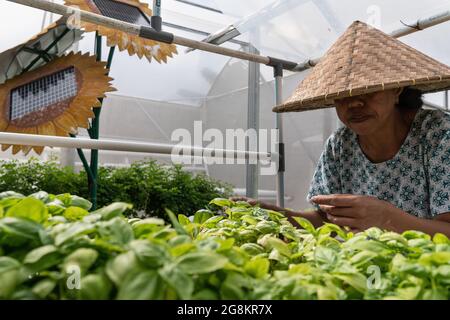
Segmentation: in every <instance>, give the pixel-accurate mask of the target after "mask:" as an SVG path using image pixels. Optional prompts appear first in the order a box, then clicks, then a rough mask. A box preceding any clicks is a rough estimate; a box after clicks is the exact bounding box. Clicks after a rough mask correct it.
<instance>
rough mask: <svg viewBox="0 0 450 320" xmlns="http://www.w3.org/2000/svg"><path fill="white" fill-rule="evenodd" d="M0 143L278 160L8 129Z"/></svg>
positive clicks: (267, 158) (258, 155) (271, 155)
mask: <svg viewBox="0 0 450 320" xmlns="http://www.w3.org/2000/svg"><path fill="white" fill-rule="evenodd" d="M2 143H3V144H12V145H28V146H42V147H44V146H48V147H58V148H75V149H91V150H112V151H127V152H143V153H154V154H169V155H170V154H172V153H173V152H174V149H176V151H182V154H181V155H180V156H198V155H203V154H205V153H208V155H211V156H212V157H215V156H219V155H221V156H222V157H223V158H224V159H230V158H231V159H259V160H265V161H275V160H276V159H277V157H276V156H277V154H276V153H275V152H254V151H241V150H227V149H212V148H202V147H195V146H182V145H173V144H159V143H144V142H130V141H124V140H93V139H85V138H76V139H74V138H66V137H55V136H44V135H35V134H19V133H10V132H0V144H2ZM175 155H178V153H175Z"/></svg>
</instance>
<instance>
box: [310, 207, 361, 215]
mask: <svg viewBox="0 0 450 320" xmlns="http://www.w3.org/2000/svg"><path fill="white" fill-rule="evenodd" d="M319 207H320V209H321V210H322V211H324V212H325V213H327V214H331V215H333V216H336V217H348V218H357V217H358V212H359V211H358V210H357V209H354V208H341V207H333V206H328V205H319Z"/></svg>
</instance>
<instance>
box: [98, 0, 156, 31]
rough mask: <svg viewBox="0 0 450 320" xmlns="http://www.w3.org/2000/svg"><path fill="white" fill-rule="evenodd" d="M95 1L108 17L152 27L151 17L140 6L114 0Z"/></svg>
mask: <svg viewBox="0 0 450 320" xmlns="http://www.w3.org/2000/svg"><path fill="white" fill-rule="evenodd" d="M94 3H95V5H96V6H97V8H98V9H99V10H100V12H101V13H102V15H104V16H106V17H109V18H114V19H118V20H122V21H125V22H129V23H134V24H138V25H141V26H147V27H151V23H150V19H149V18H148V17H147V16H146V15H145V14H144V13H143V12H142V11H141V9H139V8H138V7H135V6H132V5H129V4H126V3H123V2H118V1H114V0H94Z"/></svg>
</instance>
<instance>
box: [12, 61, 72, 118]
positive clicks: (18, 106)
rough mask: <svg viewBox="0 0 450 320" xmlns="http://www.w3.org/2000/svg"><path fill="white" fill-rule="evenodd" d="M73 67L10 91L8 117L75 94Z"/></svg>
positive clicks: (20, 114)
mask: <svg viewBox="0 0 450 320" xmlns="http://www.w3.org/2000/svg"><path fill="white" fill-rule="evenodd" d="M77 92H78V84H77V78H76V74H75V68H74V67H70V68H67V69H65V70H62V71H59V72H56V73H53V74H51V75H48V76H45V77H43V78H40V79H38V80H35V81H33V82H30V83H27V84H25V85H23V86H20V87H17V88H15V89H14V90H12V91H11V103H10V119H11V120H16V119H20V118H22V117H24V116H26V115H28V114H30V113H32V112H35V111H39V110H42V109H45V108H46V107H48V106H51V105H53V104H55V103H58V102H61V101H64V100H66V99H69V98H72V97H74V96H76V94H77Z"/></svg>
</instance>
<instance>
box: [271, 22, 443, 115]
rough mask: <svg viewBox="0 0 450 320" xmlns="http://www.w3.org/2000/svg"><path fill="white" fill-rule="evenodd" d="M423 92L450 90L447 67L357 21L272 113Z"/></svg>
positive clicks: (305, 109)
mask: <svg viewBox="0 0 450 320" xmlns="http://www.w3.org/2000/svg"><path fill="white" fill-rule="evenodd" d="M403 87H410V88H415V89H418V90H420V91H422V93H429V92H436V91H441V90H445V89H448V88H450V67H449V66H447V65H445V64H443V63H440V62H438V61H436V60H434V59H433V58H431V57H429V56H427V55H425V54H423V53H421V52H419V51H417V50H416V49H414V48H411V47H410V46H408V45H406V44H404V43H402V42H400V41H399V40H397V39H395V38H393V37H391V36H389V35H387V34H385V33H383V32H381V31H380V30H378V29H375V28H372V27H370V26H368V25H367V24H365V23H363V22H360V21H355V22H353V24H352V25H351V26H350V27H349V28H348V29H347V31H346V32H345V33H344V34H343V35H342V36H341V37H340V38H339V39H338V40H337V41H336V43H335V44H334V45H333V46H332V47H331V48H330V49H329V50H328V51H327V53H326V54H325V55H324V57H323V58H322V59H321V60H320V62H319V63H318V64H317V65H316V66H315V67H314V69H313V70H312V71H311V73H310V74H308V76H306V78H305V79H304V80H303V81H302V83H300V85H299V87H298V88H297V89H296V90H295V92H294V94H293V95H292V96H291V97H290V98H289V99H288V100H287V101H286V102H285V103H284V104H283V105H280V106H277V107H275V108H274V109H273V111H274V112H294V111H297V112H299V111H307V110H313V109H321V108H328V107H332V106H333V105H334V101H335V100H338V99H342V98H348V97H353V96H359V95H364V94H368V93H372V92H377V91H383V90H389V89H394V88H403Z"/></svg>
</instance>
